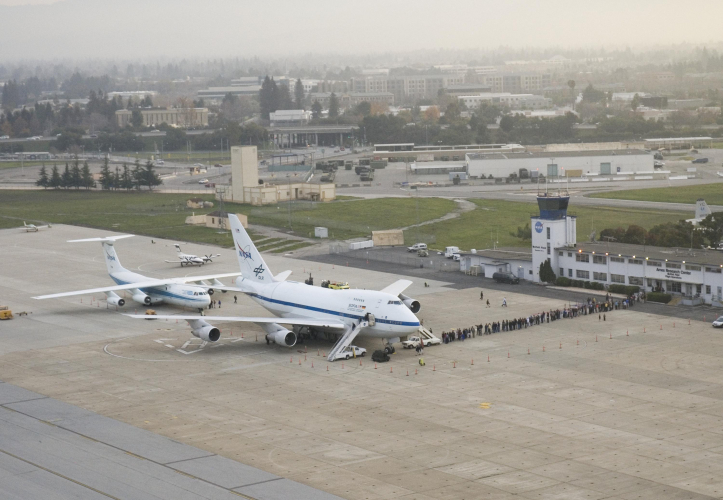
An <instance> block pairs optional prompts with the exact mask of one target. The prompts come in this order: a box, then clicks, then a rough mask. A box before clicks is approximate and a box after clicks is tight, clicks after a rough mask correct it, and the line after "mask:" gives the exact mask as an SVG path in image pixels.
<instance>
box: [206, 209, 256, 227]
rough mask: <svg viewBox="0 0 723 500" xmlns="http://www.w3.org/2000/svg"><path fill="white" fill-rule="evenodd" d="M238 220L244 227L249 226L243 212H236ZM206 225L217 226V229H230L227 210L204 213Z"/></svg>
mask: <svg viewBox="0 0 723 500" xmlns="http://www.w3.org/2000/svg"><path fill="white" fill-rule="evenodd" d="M236 217H238V220H239V222H241V225H242V226H243V227H245V228H248V227H249V219H248V217H246V216H245V215H244V214H236ZM205 218H206V227H212V228H218V229H230V228H231V224H230V223H229V221H228V212H221V211H220V210H216V211H215V212H211V213H210V214H206V216H205Z"/></svg>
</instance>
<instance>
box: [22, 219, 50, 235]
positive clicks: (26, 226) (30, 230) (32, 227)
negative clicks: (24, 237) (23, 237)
mask: <svg viewBox="0 0 723 500" xmlns="http://www.w3.org/2000/svg"><path fill="white" fill-rule="evenodd" d="M52 227H53V226H51V225H50V224H47V225H44V226H36V225H35V224H27V223H26V222H25V221H23V228H24V229H25V232H26V233H37V232H38V231H40V230H41V229H50V228H52Z"/></svg>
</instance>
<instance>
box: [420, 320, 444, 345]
mask: <svg viewBox="0 0 723 500" xmlns="http://www.w3.org/2000/svg"><path fill="white" fill-rule="evenodd" d="M419 338H420V339H422V340H424V341H427V340H434V339H437V340H440V339H439V337H437V336H436V335H435V334H433V333H432V332H430V331H429V330H427V329H426V328H424V327H423V326H421V325H419ZM425 345H426V344H425Z"/></svg>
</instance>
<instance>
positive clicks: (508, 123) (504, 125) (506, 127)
mask: <svg viewBox="0 0 723 500" xmlns="http://www.w3.org/2000/svg"><path fill="white" fill-rule="evenodd" d="M514 126H515V119H514V118H512V116H510V115H505V116H503V117H502V119H501V120H500V130H503V131H504V132H507V133H509V132H512V128H513V127H514Z"/></svg>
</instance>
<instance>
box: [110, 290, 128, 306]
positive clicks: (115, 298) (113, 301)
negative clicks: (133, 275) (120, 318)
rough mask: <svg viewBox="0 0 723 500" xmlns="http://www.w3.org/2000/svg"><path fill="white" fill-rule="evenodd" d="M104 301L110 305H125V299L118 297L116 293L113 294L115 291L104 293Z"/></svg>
mask: <svg viewBox="0 0 723 500" xmlns="http://www.w3.org/2000/svg"><path fill="white" fill-rule="evenodd" d="M105 301H106V302H107V303H108V304H110V305H112V306H120V307H123V306H124V305H126V301H125V299H123V298H121V297H119V296H118V295H117V294H115V293H113V292H107V293H106V299H105Z"/></svg>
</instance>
